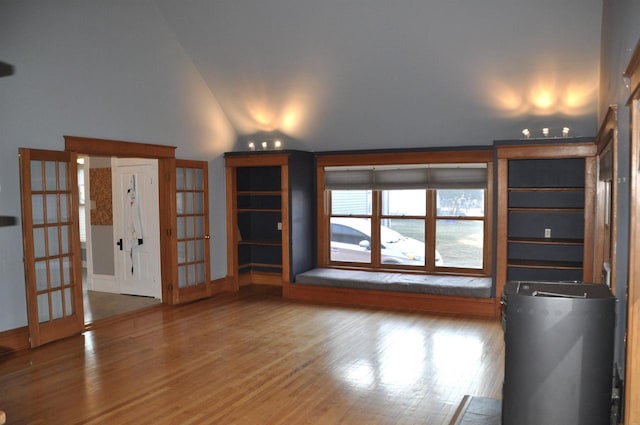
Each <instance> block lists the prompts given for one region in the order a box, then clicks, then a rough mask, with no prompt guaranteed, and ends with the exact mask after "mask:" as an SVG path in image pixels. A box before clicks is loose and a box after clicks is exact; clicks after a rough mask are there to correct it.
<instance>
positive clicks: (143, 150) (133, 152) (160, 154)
mask: <svg viewBox="0 0 640 425" xmlns="http://www.w3.org/2000/svg"><path fill="white" fill-rule="evenodd" d="M64 148H65V150H66V151H71V152H77V153H82V154H86V155H97V156H112V155H113V153H114V152H118V154H117V155H118V156H119V157H130V158H131V157H135V158H157V159H161V158H169V159H171V158H175V157H176V154H175V150H176V146H166V145H154V144H150V143H137V142H127V141H123V140H109V139H94V138H90V137H78V136H64Z"/></svg>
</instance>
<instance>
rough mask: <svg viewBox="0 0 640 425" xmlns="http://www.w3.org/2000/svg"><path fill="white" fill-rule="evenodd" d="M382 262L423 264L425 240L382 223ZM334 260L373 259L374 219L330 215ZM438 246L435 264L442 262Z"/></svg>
mask: <svg viewBox="0 0 640 425" xmlns="http://www.w3.org/2000/svg"><path fill="white" fill-rule="evenodd" d="M380 242H381V245H382V246H381V252H380V255H381V261H382V263H383V264H405V265H411V266H424V264H425V258H424V256H425V244H424V242H422V241H419V240H417V239H414V238H411V237H408V236H404V235H402V234H400V233H398V232H396V231H395V230H393V229H390V228H389V227H387V226H380ZM331 261H344V262H359V263H370V262H371V220H369V219H366V218H351V217H332V218H331ZM442 264H443V263H442V257H441V256H440V253H439V252H438V251H437V250H436V253H435V265H436V266H442Z"/></svg>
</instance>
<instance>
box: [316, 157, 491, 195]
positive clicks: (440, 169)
mask: <svg viewBox="0 0 640 425" xmlns="http://www.w3.org/2000/svg"><path fill="white" fill-rule="evenodd" d="M486 187H487V164H486V163H473V164H412V165H384V166H356V167H348V166H346V167H326V168H325V189H328V190H355V189H366V190H393V189H483V188H486Z"/></svg>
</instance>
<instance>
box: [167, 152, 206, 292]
mask: <svg viewBox="0 0 640 425" xmlns="http://www.w3.org/2000/svg"><path fill="white" fill-rule="evenodd" d="M207 178H208V177H207V163H206V162H203V161H186V160H177V161H176V242H177V271H178V274H177V282H176V284H175V285H174V286H177V288H175V289H177V291H178V298H179V302H185V301H190V300H193V299H197V298H202V297H206V296H208V295H210V292H211V285H210V277H209V275H210V272H209V270H210V264H209V239H210V238H209V220H208V217H209V208H208V202H209V201H208V184H207Z"/></svg>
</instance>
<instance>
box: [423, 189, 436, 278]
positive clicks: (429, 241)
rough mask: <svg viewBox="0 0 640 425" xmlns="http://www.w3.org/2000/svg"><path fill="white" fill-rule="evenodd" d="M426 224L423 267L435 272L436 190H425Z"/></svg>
mask: <svg viewBox="0 0 640 425" xmlns="http://www.w3.org/2000/svg"><path fill="white" fill-rule="evenodd" d="M426 198H427V218H426V220H427V222H426V226H427V229H426V237H425V244H426V245H427V246H426V251H427V252H426V258H425V267H426V268H427V270H429V271H433V270H435V256H436V248H435V246H436V210H437V208H436V190H435V189H427V196H426Z"/></svg>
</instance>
